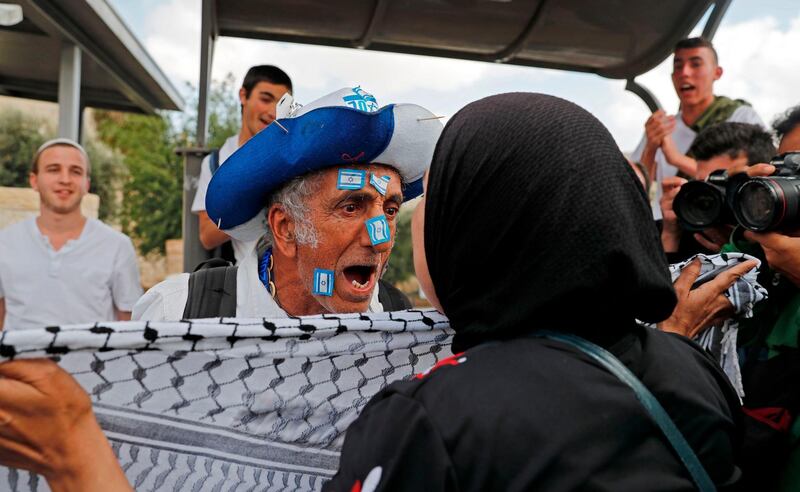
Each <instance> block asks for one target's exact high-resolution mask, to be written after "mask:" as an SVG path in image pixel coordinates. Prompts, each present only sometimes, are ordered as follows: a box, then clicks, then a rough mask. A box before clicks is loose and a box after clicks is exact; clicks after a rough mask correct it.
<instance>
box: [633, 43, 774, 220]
mask: <svg viewBox="0 0 800 492" xmlns="http://www.w3.org/2000/svg"><path fill="white" fill-rule="evenodd" d="M720 77H722V67H720V66H719V64H718V60H717V52H716V50H715V49H714V46H713V45H712V44H711V42H710V41H708V40H706V39H703V38H689V39H683V40H681V41H679V42H678V43H677V44H676V45H675V55H674V58H673V66H672V85H673V86H674V88H675V92H676V94H677V95H678V99H679V100H680V110H679V111H678V114H677V115H675V116H671V115H667V114H666V113H665V112H664V111H663V110H658V111H656V112H655V113H653V114H652V115H651V116H650V118H648V120H647V123H645V135H644V136H643V137H642V140H641V142H639V145H638V147H637V148H636V150H635V151H634V152H633V154H631V159H632V160H633V161H635V162H638V163H640V164H641V165H642V168H643V169H644V170H646V171H647V173H648V175H649V178H650V179H652V180H653V181H655V182H657V183H658V188H657V191H656V197H655V199H654V201H653V202H652V203H651V205H652V206H653V216H654V217H655V218H656V219H660V218H661V209H660V207H659V206H658V203H659V199H660V197H661V194H662V190H661V184H662V182H663V180H664V178H668V177H671V176H675V175H677V174H678V173H679V172H680V173H681V174H683V175H685V176H689V177H694V176H695V174H696V171H697V161H695V160H694V158H692V157H691V156H688V155H686V152H687V151H688V150H689V147H690V146H691V145H692V142H694V139H695V137H696V136H697V133H698V132H699V131H701V130H702V129H703V128H705V127H707V126H709V125H712V124H714V123H722V122H724V121H730V122H737V123H750V124H754V125H760V126H761V127H764V126H765V125H764V122H763V121H762V120H761V118H760V117H759V116H758V114H757V113H756V112H755V110H754V109H753V108H752V107H751V106H750V105H749V104H748V103H746V102H745V101H742V100H738V99H737V100H732V99H729V98H727V97H724V96H715V95H714V82H715V81H716V80H719V78H720Z"/></svg>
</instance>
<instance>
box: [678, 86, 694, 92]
mask: <svg viewBox="0 0 800 492" xmlns="http://www.w3.org/2000/svg"><path fill="white" fill-rule="evenodd" d="M678 90H680V91H681V92H688V91H691V90H694V86H693V85H692V84H682V85H681V86H680V88H679V89H678Z"/></svg>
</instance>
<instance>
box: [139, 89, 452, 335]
mask: <svg viewBox="0 0 800 492" xmlns="http://www.w3.org/2000/svg"><path fill="white" fill-rule="evenodd" d="M277 115H278V119H277V120H276V121H275V122H274V123H273V124H271V125H270V126H269V127H267V128H266V129H264V130H263V131H262V132H260V133H259V134H257V135H256V136H254V137H253V138H252V139H251V140H249V141H248V142H247V143H246V144H244V145H243V146H242V147H240V148H239V149H238V150H237V151H236V152H235V153H234V154H233V155H232V156H231V157H230V158H229V159H228V160H227V161H226V163H225V166H222V167H220V168H219V170H218V171H217V173H216V174H215V175H214V177H213V178H212V180H211V184H210V185H209V189H208V195H207V198H206V210H207V211H208V214H209V217H210V218H211V219H212V220H213V221H214V223H215V224H217V227H219V228H220V229H221V230H223V231H224V232H225V233H226V234H228V235H229V236H231V237H234V238H237V239H240V240H243V241H252V240H256V239H259V238H263V239H262V241H261V244H260V247H259V248H257V250H256V251H254V252H253V253H252V254H251V255H250V256H248V257H247V258H246V259H244V260H243V261H242V262H241V263H240V265H239V266H238V267H226V268H224V269H223V270H220V269H213V270H200V271H198V272H195V273H194V274H192V275H188V274H183V275H180V276H177V277H175V278H172V279H168V280H165V281H164V282H162V283H160V284H158V285H156V286H155V287H153V288H152V289H151V290H150V291H148V292H147V293H146V294H145V295H144V296H143V297H142V298H141V299H140V300H139V302H138V303H137V304H136V306H135V307H134V311H133V317H134V319H143V320H177V319H181V318H200V317H217V316H238V317H281V316H286V315H291V316H300V315H309V314H321V313H342V312H369V311H373V312H374V311H383V310H384V308H386V309H396V308H398V307H399V306H401V305H402V303H401V302H398V293H394V294H393V295H387V294H388V293H389V290H390V289H392V287H391V286H390V285H388V284H385V283H379V279H380V276H381V273H382V272H383V269H384V267H385V265H386V263H387V261H388V258H389V254H390V252H391V248H392V245H393V244H394V234H395V227H396V222H395V219H396V217H397V213H398V211H399V209H400V205H401V204H402V202H403V200H404V199H410V198H414V197H416V196H418V195H419V194H420V193H421V192H422V176H423V174H424V172H425V170H426V169H427V167H428V165H429V164H430V161H431V157H432V155H433V150H434V147H435V145H436V141H437V139H438V138H439V134H440V133H441V129H442V125H441V123H440V122H439V121H438V119H437V117H435V116H433V115H432V114H431V113H430V112H429V111H427V110H426V109H424V108H422V107H420V106H416V105H413V104H398V105H388V106H385V107H383V108H378V104H377V101H376V100H375V98H374V97H373V96H371V95H370V94H368V93H366V92H364V91H363V90H362V89H361V88H359V87H356V88H353V89H342V90H339V91H337V92H334V93H333V94H330V95H328V96H325V97H323V98H321V99H319V100H317V101H315V102H313V103H311V104H309V105H307V106H302V107H301V106H300V105H298V104H295V103H294V102H293V101H292V97H291V96H290V95H286V96H284V98H283V99H282V100H281V102H280V103H279V104H278V108H277ZM212 277H214V279H212ZM406 307H407V306H406Z"/></svg>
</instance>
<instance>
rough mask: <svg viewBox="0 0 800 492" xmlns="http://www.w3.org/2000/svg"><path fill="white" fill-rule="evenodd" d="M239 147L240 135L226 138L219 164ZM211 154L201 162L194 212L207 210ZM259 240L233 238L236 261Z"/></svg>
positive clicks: (220, 150) (193, 205)
mask: <svg viewBox="0 0 800 492" xmlns="http://www.w3.org/2000/svg"><path fill="white" fill-rule="evenodd" d="M238 148H239V135H238V134H237V135H234V136H232V137H229V138H228V139H227V140H225V143H224V144H222V147H221V148H220V149H219V165H220V166H221V165H223V164H224V163H225V161H226V160H227V159H228V157H230V156H231V154H233V153H234V152H236V149H238ZM210 160H211V155H210V154H209V155H207V156H206V157H205V158H204V159H203V162H202V163H201V164H200V178H199V179H198V180H197V192H196V193H195V195H194V201H192V212H194V213H199V212H205V210H206V192H207V191H208V184H209V183H210V182H211V168H210V167H209V161H210ZM256 243H257V241H240V240H238V239H235V238H231V245H232V246H233V255H234V257H236V263H241V261H242V259H243V258H244V257H245V256H247V254H248V253H250V251H253V250H254V249H255V246H256Z"/></svg>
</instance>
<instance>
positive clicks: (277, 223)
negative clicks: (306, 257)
mask: <svg viewBox="0 0 800 492" xmlns="http://www.w3.org/2000/svg"><path fill="white" fill-rule="evenodd" d="M267 223H268V224H269V228H270V230H272V237H273V238H274V239H275V244H274V245H273V246H274V247H276V248H278V250H279V251H280V252H281V254H283V255H284V256H286V257H289V258H293V257H294V256H295V255H296V254H297V243H296V242H295V236H294V220H292V218H291V217H289V214H287V213H286V211H285V210H284V209H283V207H282V206H281V205H280V204H277V203H276V204H275V205H272V206H271V207H270V208H269V210H268V211H267Z"/></svg>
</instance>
